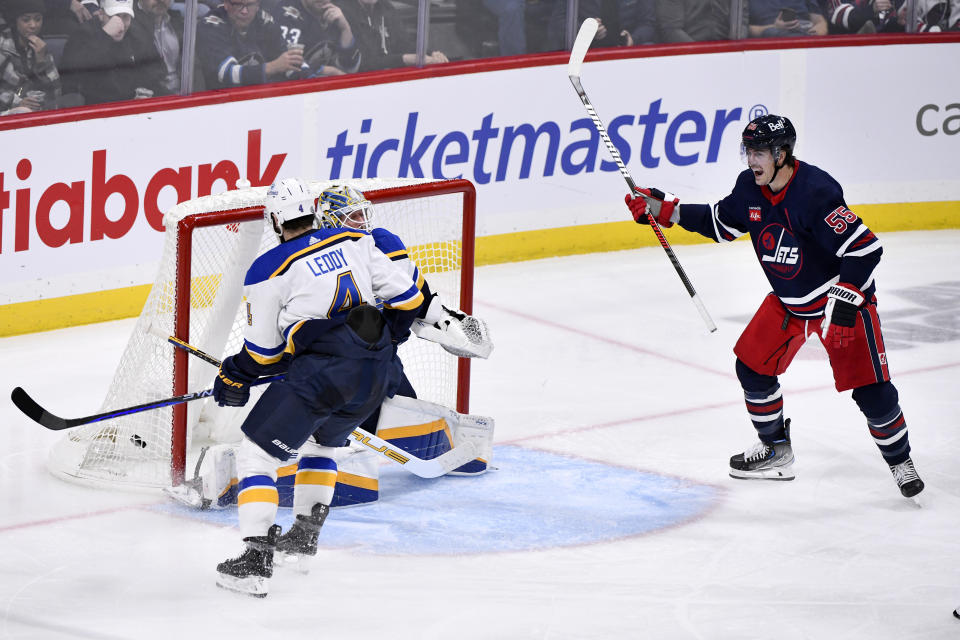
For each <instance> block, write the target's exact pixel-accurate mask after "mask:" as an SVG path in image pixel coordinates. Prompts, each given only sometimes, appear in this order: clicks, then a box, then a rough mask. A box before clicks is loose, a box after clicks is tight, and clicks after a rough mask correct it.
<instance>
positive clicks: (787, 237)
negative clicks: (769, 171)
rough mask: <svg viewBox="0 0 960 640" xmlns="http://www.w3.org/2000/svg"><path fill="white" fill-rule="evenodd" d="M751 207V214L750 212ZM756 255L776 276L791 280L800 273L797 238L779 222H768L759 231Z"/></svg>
mask: <svg viewBox="0 0 960 640" xmlns="http://www.w3.org/2000/svg"><path fill="white" fill-rule="evenodd" d="M752 209H753V207H751V214H752ZM756 250H757V256H758V257H759V258H760V264H762V265H763V268H764V269H766V270H767V271H768V272H770V273H772V274H773V275H775V276H777V277H778V278H783V279H784V280H792V279H793V278H795V277H796V275H797V274H798V273H800V267H801V265H802V264H803V259H802V257H801V255H800V247H799V246H798V245H797V239H796V238H794V237H793V234H792V233H791V232H790V230H789V229H787V228H786V227H784V226H783V225H781V224H770V225H767V226H766V227H764V229H763V231H761V232H760V235H759V237H758V241H757V247H756Z"/></svg>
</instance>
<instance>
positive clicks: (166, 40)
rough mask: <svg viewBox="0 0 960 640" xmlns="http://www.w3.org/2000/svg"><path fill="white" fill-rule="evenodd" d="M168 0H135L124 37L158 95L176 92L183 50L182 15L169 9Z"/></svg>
mask: <svg viewBox="0 0 960 640" xmlns="http://www.w3.org/2000/svg"><path fill="white" fill-rule="evenodd" d="M171 2H172V0H138V2H137V15H135V16H134V17H133V23H132V24H131V25H130V32H129V34H127V39H129V40H130V43H131V44H132V45H133V51H134V56H135V57H136V59H137V62H138V63H139V64H140V65H142V66H143V67H145V70H146V69H149V72H150V73H151V74H154V76H155V78H154V80H153V81H152V83H151V84H152V85H154V86H157V87H158V88H159V89H160V92H159V95H176V94H178V93H179V92H180V56H181V53H182V51H183V16H181V15H180V14H179V13H178V12H176V11H171V10H170V5H171Z"/></svg>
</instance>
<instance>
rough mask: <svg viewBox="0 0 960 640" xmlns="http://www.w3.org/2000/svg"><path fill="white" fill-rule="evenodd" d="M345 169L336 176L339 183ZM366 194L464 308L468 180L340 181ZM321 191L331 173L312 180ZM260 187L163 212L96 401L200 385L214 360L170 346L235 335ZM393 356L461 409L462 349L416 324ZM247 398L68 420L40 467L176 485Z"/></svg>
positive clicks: (438, 287) (109, 402)
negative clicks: (138, 294)
mask: <svg viewBox="0 0 960 640" xmlns="http://www.w3.org/2000/svg"><path fill="white" fill-rule="evenodd" d="M344 182H345V181H339V183H340V184H343V183H344ZM346 182H348V183H349V184H350V185H351V186H354V187H356V188H358V189H360V190H361V191H363V192H364V193H365V194H366V196H367V197H368V198H369V199H370V200H371V201H372V202H373V203H374V207H373V216H372V219H371V222H372V224H373V226H377V227H384V228H386V229H389V230H390V231H392V232H393V233H395V234H397V235H398V236H399V237H400V239H401V240H403V242H404V244H406V245H407V248H408V252H409V254H410V256H411V259H413V260H414V262H416V264H417V265H418V266H419V267H420V270H421V272H422V273H423V274H424V277H425V278H426V279H427V281H428V283H429V285H430V288H431V289H432V290H433V291H436V292H438V293H439V294H440V295H441V297H442V299H443V300H444V303H445V304H446V305H447V306H453V307H459V308H460V309H462V310H463V311H465V312H467V313H472V296H473V247H474V235H473V234H474V203H475V195H474V193H475V192H474V189H473V185H472V184H471V183H470V182H469V181H466V180H446V181H428V180H401V179H395V180H384V179H365V180H351V181H346ZM309 184H310V188H311V191H312V192H313V193H314V194H315V195H319V193H320V191H322V190H323V189H324V188H326V187H328V186H330V185H333V184H336V182H332V181H327V182H309ZM266 191H267V187H253V188H245V189H237V190H233V191H228V192H225V193H222V194H217V195H212V196H203V197H199V198H196V199H194V200H190V201H187V202H184V203H181V204H179V205H177V206H175V207H174V208H173V209H171V210H170V211H169V212H168V213H167V214H166V216H165V217H164V224H165V227H166V234H165V241H164V248H163V254H162V257H161V261H160V267H159V270H158V273H157V278H156V280H155V282H154V284H153V286H152V288H151V290H150V294H149V295H148V297H147V302H146V304H145V305H144V307H143V311H142V312H141V314H140V317H139V319H138V320H137V322H136V324H135V326H134V329H133V332H132V334H131V336H130V338H129V341H128V343H127V346H126V348H125V350H124V352H123V355H122V356H121V359H120V363H119V365H118V366H117V369H116V372H115V374H114V377H113V381H112V383H111V385H110V388H109V390H108V392H107V395H106V398H105V399H104V402H103V405H102V409H101V410H102V411H107V410H113V409H119V408H123V407H128V406H134V405H138V404H142V403H146V402H151V401H154V400H160V399H163V398H167V397H170V396H173V395H181V394H185V393H189V392H193V391H200V390H203V389H209V388H210V387H211V386H212V385H213V380H214V378H215V376H216V374H217V369H216V367H214V366H212V365H209V364H207V363H205V362H203V361H201V360H200V359H198V358H195V357H193V356H190V355H189V354H187V353H186V352H185V351H183V350H180V349H175V348H174V346H173V345H172V344H170V343H169V342H168V341H167V337H169V336H175V337H177V338H179V339H181V340H184V341H186V342H189V343H190V344H192V345H194V346H196V347H198V348H199V349H201V350H203V351H205V352H206V353H209V354H211V355H213V356H215V357H217V358H218V359H223V358H224V357H226V356H228V355H231V354H233V353H236V352H237V351H238V350H239V349H240V347H241V346H242V344H243V335H242V327H243V326H245V325H246V316H245V314H244V311H243V309H242V304H241V302H242V285H243V279H244V276H245V274H246V270H247V267H249V265H250V263H251V262H252V261H253V259H254V258H255V257H256V256H257V255H259V254H260V253H262V252H263V251H265V250H266V249H268V248H270V247H272V246H275V245H276V244H277V242H278V241H277V237H276V235H274V233H273V232H272V231H271V230H269V229H267V228H266V225H265V224H264V220H263V201H264V197H265V195H266ZM400 357H401V359H402V361H403V364H404V370H405V372H406V373H407V376H408V377H409V379H410V381H411V383H412V384H413V387H414V389H416V391H417V395H418V396H419V397H420V398H422V399H424V400H427V401H430V402H435V403H438V404H442V405H444V406H448V407H451V408H454V409H456V410H457V411H460V412H461V413H466V412H468V410H469V384H470V383H469V377H470V369H469V361H468V360H466V359H460V358H456V357H454V356H452V355H450V354H448V353H447V352H446V351H444V350H443V349H442V348H441V347H440V346H439V345H437V344H434V343H431V342H427V341H425V340H420V339H418V338H416V337H415V336H411V338H410V339H409V340H408V341H407V342H406V343H405V344H403V345H402V346H401V348H400ZM262 390H263V387H254V388H253V393H252V395H251V399H250V402H249V403H248V404H247V406H246V407H243V408H240V409H237V408H225V407H223V408H222V407H217V406H216V404H215V403H214V402H213V401H212V399H210V398H207V399H204V400H197V401H193V402H189V403H183V404H179V405H174V406H173V407H166V408H162V409H155V410H151V411H144V412H140V413H135V414H130V415H127V416H123V417H119V418H115V419H111V420H109V421H103V422H97V423H93V424H90V425H85V426H83V427H79V428H76V429H73V430H70V431H68V432H67V433H66V435H65V436H64V437H63V438H62V439H61V440H60V441H59V442H58V443H57V444H56V445H55V446H54V447H53V449H52V450H51V452H50V455H49V457H48V461H47V463H48V468H49V469H50V471H51V472H52V473H53V474H54V475H56V476H59V477H62V478H65V479H67V480H71V481H77V482H81V483H84V484H91V485H100V486H106V487H129V488H151V487H165V486H171V485H177V484H179V483H181V482H182V481H183V478H184V472H185V469H186V468H192V465H193V463H194V460H195V456H196V452H197V451H199V449H200V448H201V447H202V446H203V445H207V444H215V443H221V442H235V441H238V440H239V439H240V437H241V434H240V430H239V427H240V423H241V422H242V420H243V417H244V416H245V415H246V413H247V412H248V411H249V410H250V408H251V407H252V406H253V404H254V403H255V402H256V400H257V398H258V397H259V394H260V393H262Z"/></svg>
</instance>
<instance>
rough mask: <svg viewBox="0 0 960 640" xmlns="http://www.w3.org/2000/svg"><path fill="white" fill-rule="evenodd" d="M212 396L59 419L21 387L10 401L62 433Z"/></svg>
mask: <svg viewBox="0 0 960 640" xmlns="http://www.w3.org/2000/svg"><path fill="white" fill-rule="evenodd" d="M278 380H283V376H270V377H268V378H260V379H259V380H254V381H253V382H251V383H250V384H251V385H260V384H267V383H270V382H276V381H278ZM212 395H213V389H205V390H203V391H195V392H193V393H185V394H183V395H182V396H173V397H172V398H164V399H162V400H155V401H153V402H145V403H143V404H138V405H136V406H133V407H126V408H123V409H114V410H113V411H106V412H104V413H97V414H94V415H92V416H84V417H82V418H61V417H59V416H55V415H53V414H52V413H50V412H49V411H47V410H46V409H44V408H43V407H41V406H40V405H39V404H38V403H37V401H36V400H34V399H33V398H31V397H30V395H29V394H28V393H27V392H26V391H24V390H23V389H22V388H21V387H17V388H16V389H14V390H13V392H12V393H11V394H10V399H11V400H12V401H13V404H15V405H16V407H17V409H20V411H22V412H23V413H24V414H25V415H26V416H27V417H28V418H30V419H31V420H33V421H34V422H36V423H38V424H40V425H41V426H44V427H46V428H47V429H50V430H51V431H62V430H63V429H71V428H73V427H79V426H81V425H84V424H90V423H91V422H102V421H104V420H110V419H111V418H119V417H120V416H127V415H130V414H131V413H140V412H141V411H152V410H153V409H161V408H163V407H169V406H172V405H175V404H180V403H181V402H190V401H191V400H199V399H200V398H209V397H210V396H212Z"/></svg>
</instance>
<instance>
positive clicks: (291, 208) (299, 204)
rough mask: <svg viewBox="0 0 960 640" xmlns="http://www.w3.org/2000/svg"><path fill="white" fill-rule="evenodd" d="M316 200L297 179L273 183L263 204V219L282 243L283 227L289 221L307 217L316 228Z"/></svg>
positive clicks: (286, 179)
mask: <svg viewBox="0 0 960 640" xmlns="http://www.w3.org/2000/svg"><path fill="white" fill-rule="evenodd" d="M316 213H317V209H316V199H315V198H314V197H313V196H312V195H310V190H309V189H307V186H306V185H305V184H304V183H303V182H301V181H300V180H298V179H297V178H285V179H283V180H280V181H279V182H274V183H273V184H272V185H270V188H269V189H268V190H267V197H266V200H264V203H263V217H264V220H266V222H267V224H268V225H270V226H271V227H272V228H273V232H274V233H276V234H277V237H278V238H279V239H280V242H283V225H284V223H286V222H290V221H291V220H297V219H299V218H306V217H309V218H310V219H311V226H312V227H313V228H316V226H317V220H316Z"/></svg>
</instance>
